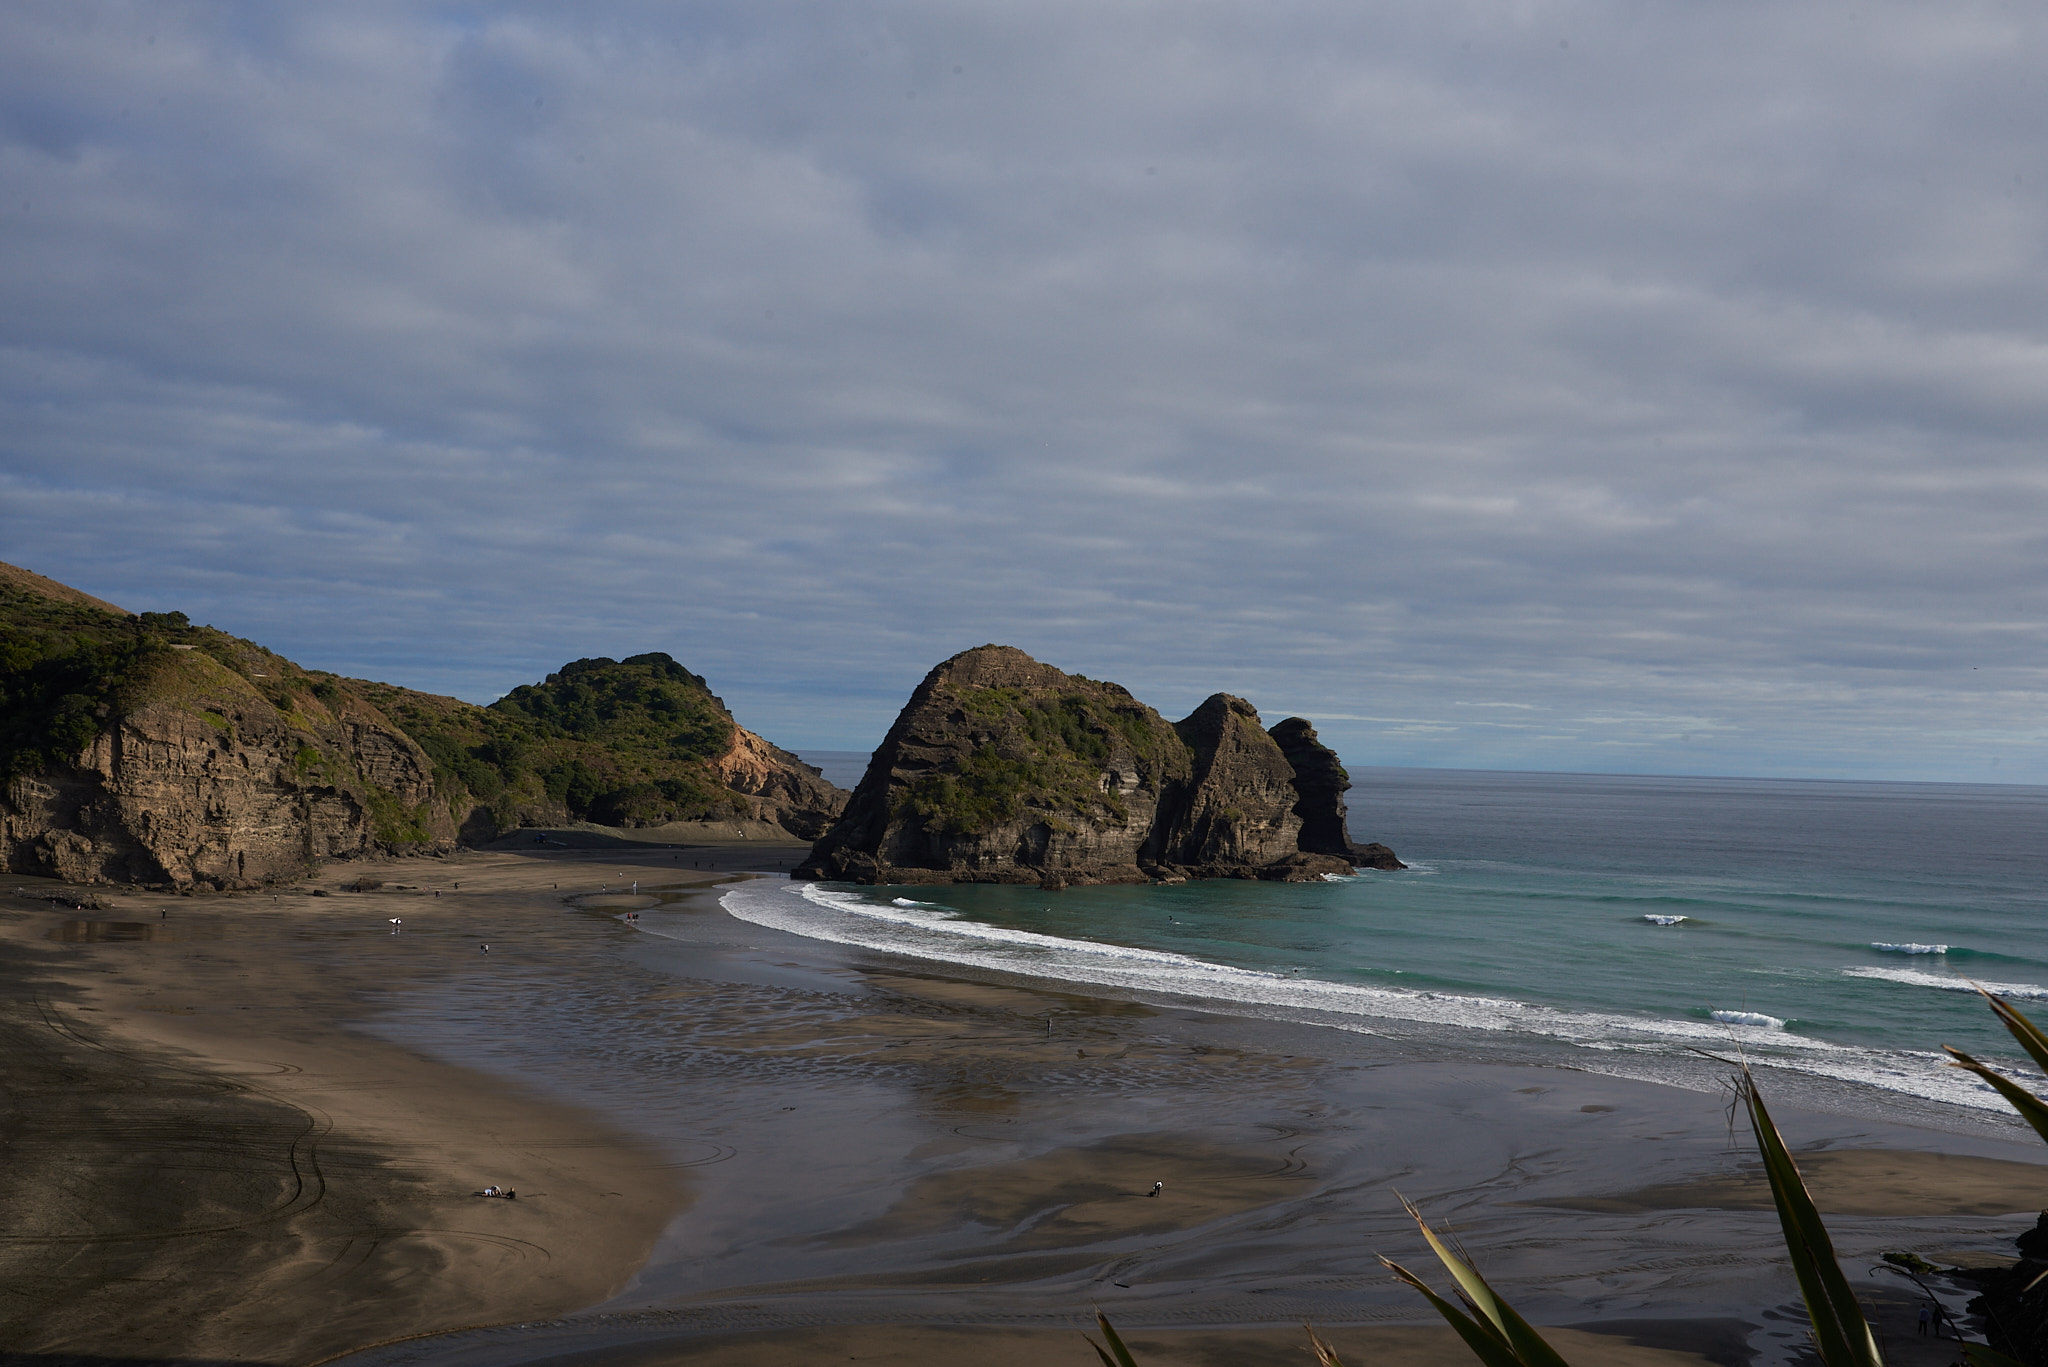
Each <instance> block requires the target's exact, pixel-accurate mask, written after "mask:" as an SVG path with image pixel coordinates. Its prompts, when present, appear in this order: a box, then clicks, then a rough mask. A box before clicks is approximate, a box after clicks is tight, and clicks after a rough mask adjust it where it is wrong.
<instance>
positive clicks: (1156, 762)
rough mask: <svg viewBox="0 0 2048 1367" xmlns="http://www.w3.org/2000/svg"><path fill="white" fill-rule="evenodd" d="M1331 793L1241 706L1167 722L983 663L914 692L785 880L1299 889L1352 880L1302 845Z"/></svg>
mask: <svg viewBox="0 0 2048 1367" xmlns="http://www.w3.org/2000/svg"><path fill="white" fill-rule="evenodd" d="M1303 725H1304V727H1306V723H1304V724H1303ZM1308 741H1309V743H1310V744H1314V732H1313V730H1312V729H1310V730H1309V731H1308ZM1316 749H1318V750H1322V747H1321V746H1320V745H1316ZM1323 753H1324V754H1326V755H1328V754H1329V752H1328V751H1327V750H1323ZM1330 762H1331V764H1332V765H1333V766H1335V756H1334V755H1330ZM1335 769H1336V773H1337V774H1339V775H1341V774H1342V773H1343V770H1342V767H1341V766H1335ZM1343 782H1344V786H1346V787H1348V786H1349V781H1348V779H1346V780H1344V781H1343ZM1325 786H1326V787H1327V785H1325ZM1341 792H1342V789H1341V788H1339V789H1336V790H1335V794H1334V795H1332V794H1318V795H1317V796H1316V797H1314V798H1313V799H1310V798H1307V797H1305V796H1304V793H1303V791H1302V789H1301V787H1300V785H1299V782H1298V780H1297V777H1296V769H1295V765H1294V764H1293V763H1292V762H1290V759H1289V756H1288V755H1287V753H1286V752H1285V751H1284V750H1283V748H1282V746H1281V743H1280V742H1279V740H1277V739H1276V738H1275V737H1274V736H1272V735H1270V734H1269V733H1267V732H1266V731H1265V730H1264V729H1263V727H1262V726H1261V725H1260V722H1259V715H1258V712H1257V710H1256V709H1254V708H1253V707H1252V705H1251V704H1250V703H1248V702H1245V701H1244V700H1243V699H1241V698H1233V697H1231V696H1229V695H1228V694H1223V693H1219V694H1216V695H1215V696H1214V697H1211V698H1210V699H1208V701H1206V702H1204V703H1203V704H1202V705H1201V706H1200V707H1198V708H1196V709H1195V711H1194V712H1193V713H1192V714H1190V715H1189V716H1188V717H1187V718H1185V719H1184V720H1182V721H1179V722H1168V721H1167V720H1166V719H1165V718H1163V717H1161V716H1160V715H1159V714H1158V713H1157V712H1155V711H1154V710H1153V709H1152V708H1150V707H1147V706H1146V705H1145V704H1144V703H1141V702H1139V701H1138V700H1137V699H1136V698H1133V697H1132V696H1131V695H1130V693H1129V692H1128V691H1127V690H1125V689H1123V688H1122V687H1120V686H1118V685H1116V684H1113V683H1105V682H1102V681H1099V680H1094V679H1088V678H1084V677H1082V676H1080V675H1074V674H1067V673H1064V672H1063V671H1061V670H1058V669H1055V668H1053V667H1052V666H1051V665H1046V664H1041V663H1039V662H1038V661H1036V660H1034V659H1032V658H1031V657H1030V656H1028V655H1026V654H1025V653H1024V652H1023V651H1021V650H1017V649H1014V648H1013V647H1009V646H994V645H991V646H981V647H979V648H977V649H974V650H969V651H965V652H963V653H961V654H959V655H956V656H954V657H953V658H952V659H950V660H947V661H945V662H944V663H943V664H941V665H939V666H938V667H937V668H935V669H933V670H932V672H931V673H930V674H928V675H926V676H925V679H924V681H923V682H922V683H920V684H919V685H918V687H917V689H916V691H915V692H913V693H912V694H911V697H910V701H909V702H908V703H907V704H906V705H905V706H904V708H903V711H902V712H901V713H900V714H898V716H897V718H896V723H895V725H893V726H892V727H890V729H889V734H888V736H887V737H886V738H885V739H884V740H883V742H882V745H881V748H880V749H878V750H876V751H875V754H874V757H873V758H872V759H871V760H870V761H869V765H868V770H867V774H866V776H865V777H864V778H863V779H862V780H861V782H860V785H859V787H857V788H856V789H855V790H854V793H853V796H852V798H851V799H849V801H848V802H847V805H846V810H845V813H844V814H843V815H842V816H841V817H840V818H839V820H838V821H837V822H835V823H834V824H833V826H832V827H831V829H830V830H828V831H827V832H826V833H825V834H824V835H823V837H822V838H820V839H819V840H818V842H817V843H816V844H815V845H814V846H813V847H812V850H811V854H810V857H809V858H808V859H807V860H806V861H805V862H804V863H803V864H802V865H800V866H799V867H798V868H797V869H796V870H795V872H794V873H793V875H792V876H793V877H798V878H817V879H830V880H836V881H844V882H855V883H941V882H944V883H977V882H991V883H1036V884H1039V885H1040V886H1044V887H1050V888H1057V887H1061V886H1066V885H1069V884H1077V883H1116V882H1141V881H1148V880H1155V879H1165V880H1169V881H1179V880H1183V879H1188V878H1265V879H1279V880H1286V881H1295V882H1304V881H1310V880H1314V879H1318V878H1321V877H1322V876H1324V875H1325V874H1348V873H1350V872H1351V870H1352V867H1353V865H1352V863H1351V861H1350V857H1349V850H1350V846H1349V843H1348V841H1347V842H1346V843H1345V844H1344V846H1343V848H1342V851H1341V852H1338V851H1332V850H1330V849H1312V848H1309V847H1308V846H1307V845H1305V844H1304V843H1303V840H1302V832H1303V830H1304V815H1303V811H1304V805H1305V804H1306V807H1307V809H1308V810H1310V811H1311V812H1312V813H1313V814H1314V815H1315V816H1316V817H1317V819H1320V818H1321V817H1322V815H1323V814H1324V812H1325V808H1326V807H1327V805H1328V803H1329V801H1331V800H1334V801H1335V802H1336V812H1337V814H1338V816H1337V819H1338V821H1339V823H1340V826H1339V829H1340V830H1341V821H1342V812H1343V806H1342V798H1341ZM1382 848H1383V847H1382ZM1389 854H1390V855H1391V852H1389ZM1395 866H1396V867H1398V863H1397V864H1396V865H1395Z"/></svg>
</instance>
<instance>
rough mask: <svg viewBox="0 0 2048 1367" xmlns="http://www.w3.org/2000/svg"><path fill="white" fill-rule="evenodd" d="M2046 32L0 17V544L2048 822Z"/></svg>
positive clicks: (329, 594) (614, 642)
mask: <svg viewBox="0 0 2048 1367" xmlns="http://www.w3.org/2000/svg"><path fill="white" fill-rule="evenodd" d="M2044 62H2048V20H2044V19H2043V18H2042V17H2041V16H2038V15H2036V14H2035V13H2034V12H2032V11H2030V10H2027V9H2025V8H2023V7H2019V6H2013V5H2003V4H1968V3H1964V4H1958V5H1952V6H1945V7H1942V8H1941V9H1939V10H1938V11H1937V10H1929V9H1927V8H1926V7H1924V6H1911V5H1904V4H1898V5H1888V4H1868V3H1859V4H1855V5H1853V6H1851V5H1846V4H1844V5H1836V4H1826V3H1823V4H1818V5H1811V6H1798V7H1769V6H1761V5H1754V6H1744V5H1734V6H1711V7H1701V6H1693V7H1675V6H1674V7H1651V6H1643V5H1640V4H1636V3H1620V2H1619V0H1617V2H1616V3H1604V4H1596V3H1524V4H1519V5H1513V6H1502V5H1499V4H1493V3H1489V4H1477V3H1473V4H1461V3H1457V2H1456V0H1434V2H1433V3H1427V4H1423V3H1416V4H1406V5H1404V4H1381V5H1372V6H1365V7H1361V6H1358V5H1356V4H1350V3H1344V4H1338V3H1328V4H1324V3H1297V4H1282V5H1277V6H1259V7H1252V6H1241V7H1222V6H1188V5H1175V6H1167V5H1155V4H1131V5H1123V6H1103V5H1100V4H1087V5H1080V4H1061V3H1047V4H1042V5H1034V6H1010V7H982V8H979V9H977V8H973V7H962V6H957V5H938V4H919V3H899V4H888V3H883V4H875V5H869V6H861V7H852V6H846V5H841V4H816V5H805V4H790V5H779V6H760V5H751V4H731V5H720V4H703V5H692V6H686V7H677V6H669V5H648V6H644V7H643V6H635V5H631V4H619V5H609V6H579V7H572V8H564V7H560V6H542V5H533V6H520V5H473V6H468V5H449V6H442V7H439V8H433V9H426V8H422V7H416V6H398V5H392V6H379V5H367V4H351V5H347V6H341V5H335V6H320V5H305V6H295V7H290V8H289V9H287V10H285V11H282V12H279V11H275V10H273V9H271V8H267V7H248V6H241V5H234V4H203V3H192V4H182V5H163V4H133V5H124V4H97V3H77V2H75V0H74V2H73V3H61V4H57V3H53V4H35V3H21V4H16V5H12V6H9V7H8V8H7V9H6V11H5V12H4V13H0V195H4V199H0V535H4V539H5V548H6V549H5V551H4V553H0V558H5V559H9V560H13V561H16V562H18V563H23V564H26V565H28V566H30V567H31V568H34V569H37V570H39V571H42V572H44V573H47V574H51V575H54V576H56V577H58V578H60V579H64V580H66V581H68V582H73V583H76V584H78V585H79V586H80V587H83V588H86V589H88V590H90V591H92V592H95V593H98V594H101V595H102V596H105V597H109V598H112V599H113V600H115V601H117V602H120V603H123V604H124V605H126V606H129V607H131V608H152V607H162V608H170V607H178V608H183V609H184V610H186V611H188V612H191V613H192V614H193V615H194V616H195V617H196V618H201V619H204V620H211V621H213V622H215V623H216V624H217V625H220V626H223V627H227V628H229V629H230V630H233V631H235V632H237V633H239V634H242V635H247V636H251V637H254V638H257V639H260V640H262V641H264V642H265V643H266V644H271V645H273V646H275V647H277V648H279V649H281V650H284V651H285V652H286V653H288V654H291V655H293V656H294V657H295V658H298V659H300V660H302V661H303V662H305V663H307V664H309V665H315V666H320V667H326V668H333V669H338V670H343V671H345V672H351V673H361V674H367V675H371V676H374V677H380V678H387V679H391V680H394V681H397V682H402V683H408V684H412V685H415V686H419V687H427V688H434V689H439V690H443V691H449V692H454V693H458V694H461V695H463V696H466V697H472V698H476V699H479V700H488V699H489V698H492V697H495V696H497V695H498V694H499V693H501V692H503V691H504V690H505V689H507V688H509V687H510V686H512V685H513V684H516V683H519V682H523V681H528V680H531V679H534V678H537V677H539V676H540V675H541V674H543V673H545V672H546V671H547V670H548V669H550V668H552V667H554V666H557V665H559V664H560V663H561V662H562V661H564V660H567V659H570V658H574V657H576V656H579V655H584V654H610V655H625V654H630V653H634V652H636V651H639V650H644V649H665V650H668V651H670V652H671V653H673V654H675V655H676V656H677V657H678V658H680V659H683V660H685V661H686V662H688V663H689V664H690V665H691V666H692V667H693V668H696V669H698V670H700V671H702V672H704V673H706V674H707V675H709V676H710V677H711V679H712V681H713V683H714V685H715V686H717V687H718V688H719V689H720V691H721V692H723V693H724V694H725V696H726V698H727V700H728V701H729V702H731V703H732V704H733V705H734V706H735V707H736V708H737V709H738V710H739V711H740V713H741V715H742V718H743V720H745V721H747V722H748V723H749V724H751V725H754V726H756V727H758V728H759V729H762V730H764V731H766V732H768V733H769V734H770V735H771V736H774V737H775V738H777V739H779V740H781V741H783V743H785V744H793V745H812V746H823V747H846V748H853V747H857V746H863V745H866V744H871V743H872V742H873V741H874V740H875V739H877V738H878V737H879V735H880V733H881V731H882V730H883V729H884V728H885V727H886V725H887V723H888V720H889V718H890V717H891V716H892V715H893V713H894V710H895V708H896V706H897V705H899V704H900V702H901V700H902V698H903V697H904V695H905V694H906V693H907V692H908V690H909V688H910V687H911V686H912V685H913V684H914V683H915V681H916V680H917V678H918V677H920V676H921V675H922V673H923V672H924V670H925V669H926V668H928V667H929V666H930V665H931V664H933V663H935V662H936V661H937V660H938V659H940V658H942V657H943V656H945V655H948V654H950V653H952V652H953V651H955V650H959V649H962V648H965V647H967V646H970V645H975V644H979V643H981V642H983V641H987V640H1000V641H1006V642H1009V643H1012V644H1016V645H1019V646H1022V647H1024V648H1025V649H1027V650H1030V651H1032V652H1033V653H1034V654H1037V655H1039V656H1040V657H1041V658H1045V659H1048V660H1051V661H1053V662H1054V663H1058V664H1060V665H1062V666H1063V667H1066V668H1069V669H1074V670H1079V671H1081V672H1085V673H1088V674H1091V675H1095V676H1098V677H1109V678H1114V679H1117V680H1119V681H1120V682H1123V683H1125V684H1127V685H1128V686H1130V687H1131V688H1132V689H1133V690H1134V691H1136V692H1137V693H1138V694H1139V695H1140V696H1142V697H1145V698H1146V699H1147V700H1148V701H1153V702H1155V703H1156V704H1157V705H1159V706H1160V707H1161V708H1162V709H1163V710H1166V711H1168V712H1170V713H1176V714H1177V713H1178V712H1180V711H1185V710H1187V709H1190V708H1192V707H1193V705H1194V704H1195V703H1196V702H1198V701H1199V700H1200V699H1201V697H1203V696H1204V695H1206V694H1207V693H1208V692H1210V691H1212V690H1214V689H1219V688H1222V689H1228V690H1230V691H1232V692H1237V693H1241V694H1243V695H1245V696H1248V697H1250V698H1251V699H1252V700H1253V701H1255V702H1256V703H1258V704H1259V705H1260V706H1261V707H1262V708H1263V709H1264V710H1265V711H1267V712H1268V713H1269V714H1273V715H1274V716H1278V715H1281V714H1284V713H1285V712H1289V711H1296V712H1301V713H1303V714H1304V715H1308V716H1310V717H1312V718H1315V719H1317V720H1318V722H1319V724H1321V725H1322V727H1323V729H1324V731H1325V734H1326V735H1328V736H1330V737H1332V738H1333V739H1334V740H1335V741H1336V742H1337V743H1338V744H1339V746H1340V748H1341V749H1342V750H1343V751H1344V753H1345V754H1346V756H1347V757H1348V758H1350V759H1352V760H1354V761H1356V762H1364V763H1406V764H1424V765H1456V766H1471V765H1477V766H1492V767H1512V768H1552V769H1601V770H1634V771H1648V772H1701V773H1731V772H1737V773H1770V774H1792V775H1803V774H1810V775H1836V774H1840V775H1869V776H1891V777H1905V778H1963V779H1997V780H2015V781H2035V782H2048V724H2044V721H2043V711H2042V702H2043V698H2044V691H2048V675H2044V670H2043V644H2044V634H2048V627H2044V621H2048V612H2044V609H2048V601H2044V600H2048V575H2044V573H2043V566H2044V555H2043V549H2044V548H2043V541H2044V535H2048V531H2044V529H2048V459H2044V453H2043V450H2042V437H2043V432H2044V430H2048V421H2044V420H2048V335H2044V330H2048V324H2044V323H2043V320H2044V319H2048V307H2044V305H2048V298H2044V294H2048V275H2044V272H2043V270H2042V259H2041V258H2042V254H2043V251H2044V244H2048V154H2044V151H2043V146H2042V144H2041V141H2040V139H2039V136H2038V133H2039V129H2040V128H2042V127H2043V126H2048V107H2044V106H2048V88H2044V87H2043V86H2042V85H2041V83H2040V81H2039V79H2038V73H2039V71H2040V70H2041V68H2042V66H2043V65H2044Z"/></svg>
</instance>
